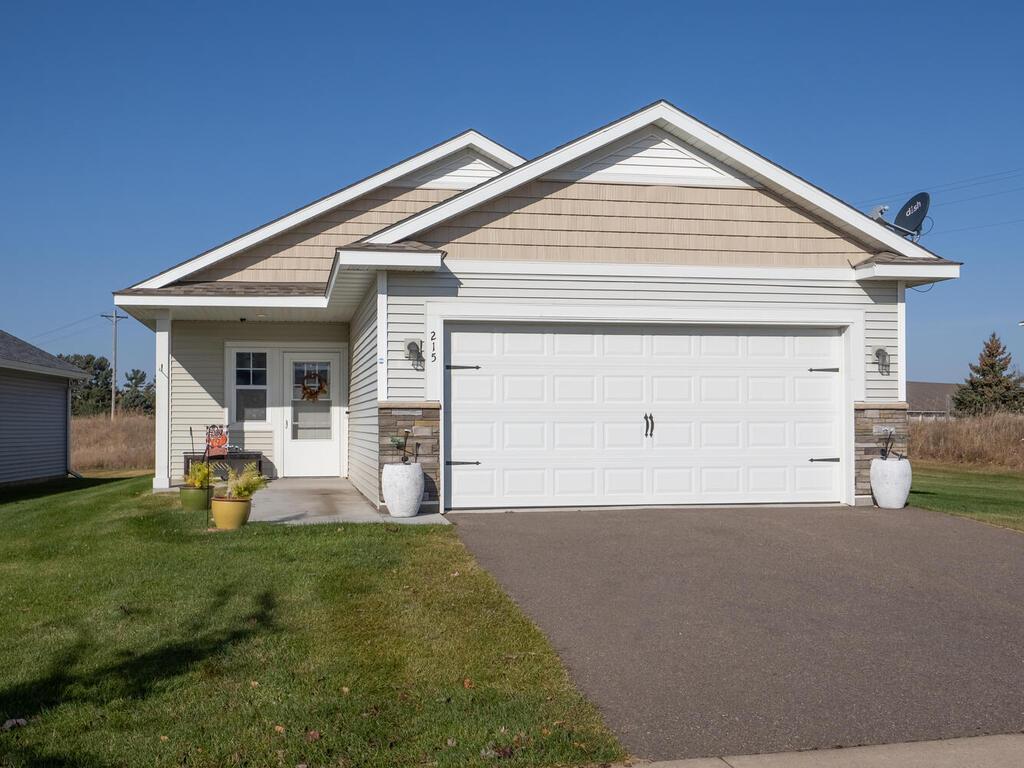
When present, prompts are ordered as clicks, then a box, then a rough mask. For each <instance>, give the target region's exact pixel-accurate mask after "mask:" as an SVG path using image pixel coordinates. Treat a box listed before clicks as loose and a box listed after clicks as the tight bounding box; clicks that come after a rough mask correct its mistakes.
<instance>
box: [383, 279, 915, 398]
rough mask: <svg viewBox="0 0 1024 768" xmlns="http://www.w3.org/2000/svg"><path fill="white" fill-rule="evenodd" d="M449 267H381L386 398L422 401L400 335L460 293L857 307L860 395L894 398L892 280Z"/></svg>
mask: <svg viewBox="0 0 1024 768" xmlns="http://www.w3.org/2000/svg"><path fill="white" fill-rule="evenodd" d="M446 263H447V264H448V266H449V267H450V268H451V269H452V270H454V271H453V272H447V273H444V272H437V273H415V272H391V273H389V274H388V398H389V399H393V400H403V399H407V400H421V399H423V398H424V397H425V396H426V379H425V373H424V371H422V370H419V371H418V370H415V369H414V368H413V366H412V365H411V364H410V362H409V361H408V360H406V359H405V353H404V347H403V340H404V339H407V338H424V336H425V333H426V305H427V301H428V300H430V299H431V298H451V297H455V296H458V297H467V298H474V299H477V300H479V299H490V300H493V301H496V302H500V301H523V302H535V303H538V304H544V305H550V304H566V303H573V302H576V303H585V304H605V305H607V307H608V317H610V318H611V317H615V312H616V309H617V308H622V307H636V306H643V305H647V306H651V305H657V306H665V305H666V304H676V305H686V306H691V307H692V306H705V307H746V308H752V307H764V308H778V307H786V308H794V309H795V308H810V309H815V308H817V309H822V310H827V309H836V308H839V307H843V308H853V309H859V310H863V312H864V371H865V375H864V385H865V395H866V399H867V400H870V401H879V402H891V401H895V400H898V399H899V397H898V392H899V381H898V380H899V376H898V371H899V366H900V365H902V364H903V361H901V360H899V359H898V349H897V348H898V345H899V331H898V322H899V321H898V306H899V305H898V295H897V294H898V291H897V285H896V283H895V282H891V283H889V282H886V283H864V284H861V283H856V282H853V281H826V280H782V279H772V280H767V279H751V278H748V279H712V278H683V277H632V276H616V277H611V276H583V275H568V274H567V275H564V276H560V275H539V274H538V275H533V274H501V273H498V274H495V273H485V272H479V273H474V272H470V271H467V270H464V269H460V267H459V264H458V261H457V260H455V259H450V260H448V261H447V262H446ZM877 347H884V348H885V349H887V350H888V352H889V355H890V359H891V366H890V370H889V373H888V374H887V375H883V374H882V373H881V372H879V370H878V366H877V365H876V363H875V359H874V355H873V353H874V350H875V349H876V348H877Z"/></svg>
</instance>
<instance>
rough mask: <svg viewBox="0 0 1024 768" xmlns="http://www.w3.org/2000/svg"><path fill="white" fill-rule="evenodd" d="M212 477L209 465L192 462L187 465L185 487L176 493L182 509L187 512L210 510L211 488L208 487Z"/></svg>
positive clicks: (201, 462)
mask: <svg viewBox="0 0 1024 768" xmlns="http://www.w3.org/2000/svg"><path fill="white" fill-rule="evenodd" d="M212 476H213V472H212V470H211V469H210V465H209V464H208V463H207V462H205V461H193V462H192V463H191V464H189V465H188V474H187V475H185V485H183V486H182V487H181V488H180V489H179V491H178V495H179V497H180V498H181V508H182V509H184V510H186V511H188V512H202V511H204V510H207V509H209V508H210V499H211V497H212V496H213V487H212V486H211V485H210V478H211V477H212Z"/></svg>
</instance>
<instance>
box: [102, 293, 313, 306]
mask: <svg viewBox="0 0 1024 768" xmlns="http://www.w3.org/2000/svg"><path fill="white" fill-rule="evenodd" d="M327 302H328V297H326V296H124V295H115V296H114V304H116V305H117V306H119V307H286V308H289V309H326V308H327Z"/></svg>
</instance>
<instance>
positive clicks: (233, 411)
mask: <svg viewBox="0 0 1024 768" xmlns="http://www.w3.org/2000/svg"><path fill="white" fill-rule="evenodd" d="M225 352H226V354H225V357H226V358H227V360H226V361H225V362H226V365H225V370H226V372H227V376H226V377H225V383H226V384H227V388H226V390H225V391H226V394H227V397H226V401H227V402H226V403H225V405H226V407H225V411H226V413H225V421H226V423H227V424H228V429H241V430H242V431H243V432H249V431H254V432H265V431H270V430H271V429H273V423H272V420H271V406H272V405H273V400H272V397H273V394H274V392H273V384H272V381H273V379H272V378H271V377H272V376H273V375H274V365H273V360H272V355H271V351H270V350H269V349H267V348H265V347H259V346H248V345H246V346H241V345H240V346H233V347H226V348H225ZM254 352H260V353H263V354H264V355H265V356H266V360H267V368H266V371H267V383H266V384H263V385H259V384H238V383H237V381H238V377H237V375H236V372H237V370H238V363H237V360H238V357H237V356H238V355H239V354H242V353H249V354H252V353H254ZM247 370H250V371H251V370H252V368H249V369H247ZM240 389H262V390H263V391H264V392H265V393H266V396H267V401H266V407H265V408H264V411H263V412H264V418H263V419H262V420H255V419H253V420H250V421H239V420H238V413H237V403H236V393H237V392H238V390H240Z"/></svg>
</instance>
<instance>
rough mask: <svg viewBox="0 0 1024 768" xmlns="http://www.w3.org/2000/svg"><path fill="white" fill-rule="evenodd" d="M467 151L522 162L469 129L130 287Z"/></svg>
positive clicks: (188, 270) (184, 270)
mask: <svg viewBox="0 0 1024 768" xmlns="http://www.w3.org/2000/svg"><path fill="white" fill-rule="evenodd" d="M467 148H472V149H475V150H476V151H478V152H481V153H483V154H485V155H487V156H488V157H490V158H492V159H493V160H495V161H497V162H499V163H501V164H502V165H504V166H505V167H507V168H515V167H517V166H520V165H522V164H523V163H524V162H526V161H525V160H524V159H523V158H521V157H520V156H519V155H517V154H516V153H515V152H512V151H511V150H508V149H505V147H503V146H501V145H500V144H498V143H497V142H494V141H491V140H490V139H488V138H487V137H486V136H483V135H481V134H479V133H477V132H476V131H472V130H471V131H465V132H464V133H460V134H459V135H458V136H456V137H454V138H452V139H449V140H448V141H445V142H443V143H441V144H438V145H437V146H436V147H431V148H430V149H428V150H426V151H424V152H421V153H420V154H418V155H414V156H413V157H410V158H409V159H408V160H404V161H402V162H401V163H398V164H397V165H393V166H391V167H390V168H388V169H386V170H384V171H381V172H380V173H378V174H375V175H373V176H370V177H368V178H366V179H363V180H362V181H359V182H356V183H355V184H352V185H351V186H348V187H345V188H344V189H341V190H339V191H337V192H335V193H334V194H332V195H328V196H327V197H324V198H321V199H320V200H317V201H316V202H315V203H312V204H310V205H307V206H306V207H305V208H300V209H299V210H297V211H294V212H292V213H289V214H288V215H287V216H282V217H281V218H280V219H277V220H276V221H272V222H270V223H269V224H266V225H264V226H262V227H259V228H258V229H254V230H253V231H252V232H249V233H247V234H245V235H242V236H241V237H238V238H235V239H234V240H231V241H230V242H227V243H225V244H224V245H221V246H219V247H217V248H214V249H213V250H211V251H207V252H206V253H203V254H200V255H199V256H196V257H195V258H194V259H190V260H189V261H186V262H185V263H184V264H179V265H178V266H176V267H172V268H171V269H169V270H167V271H165V272H161V273H160V274H158V275H154V276H153V277H151V278H149V279H148V280H144V281H142V282H141V283H137V284H135V285H133V286H131V287H132V288H163V287H164V286H165V285H169V284H171V283H173V282H175V281H176V280H181V279H182V278H184V277H187V276H188V275H191V274H192V273H194V272H197V271H199V270H201V269H205V268H206V267H209V266H211V265H213V264H216V263H217V262H218V261H222V260H223V259H226V258H227V257H228V256H233V255H234V254H236V253H239V252H240V251H244V250H245V249H246V248H251V247H252V246H254V245H258V244H259V243H261V242H263V241H264V240H266V239H268V238H271V237H274V236H275V235H279V234H281V233H282V232H285V231H287V230H289V229H292V228H293V227H297V226H298V225H299V224H302V223H303V222H306V221H309V220H310V219H312V218H315V217H317V216H320V215H321V214H324V213H326V212H327V211H330V210H332V209H334V208H337V207H338V206H340V205H344V204H345V203H347V202H349V201H350V200H355V199H356V198H357V197H360V196H361V195H365V194H367V193H368V192H372V191H373V190H375V189H377V188H378V187H383V186H386V185H388V184H390V183H391V182H393V181H396V180H397V179H400V178H401V177H402V176H406V175H408V174H410V173H415V172H416V171H418V170H420V169H421V168H425V167H426V166H428V165H430V164H431V163H433V162H436V161H438V160H441V159H443V158H445V157H447V156H448V155H451V154H453V153H455V152H460V151H462V150H463V149H467Z"/></svg>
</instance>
